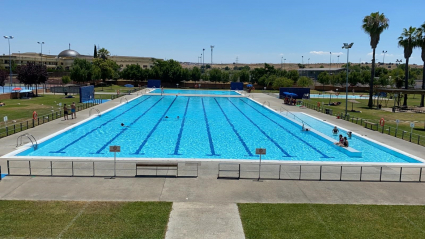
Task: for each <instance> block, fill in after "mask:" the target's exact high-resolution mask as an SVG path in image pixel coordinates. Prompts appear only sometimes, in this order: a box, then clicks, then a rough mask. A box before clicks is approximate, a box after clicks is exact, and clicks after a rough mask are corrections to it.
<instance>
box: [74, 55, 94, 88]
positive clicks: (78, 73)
mask: <svg viewBox="0 0 425 239" xmlns="http://www.w3.org/2000/svg"><path fill="white" fill-rule="evenodd" d="M92 68H93V65H92V63H90V62H89V61H87V60H86V59H80V58H76V59H75V60H74V62H73V63H72V67H71V74H70V76H71V80H73V81H76V82H80V83H84V82H89V81H91V80H93V79H92V75H93V69H92Z"/></svg>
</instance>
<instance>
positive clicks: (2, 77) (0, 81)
mask: <svg viewBox="0 0 425 239" xmlns="http://www.w3.org/2000/svg"><path fill="white" fill-rule="evenodd" d="M8 77H9V72H7V71H6V70H4V69H0V86H2V87H3V86H4V85H5V83H6V80H7V78H8Z"/></svg>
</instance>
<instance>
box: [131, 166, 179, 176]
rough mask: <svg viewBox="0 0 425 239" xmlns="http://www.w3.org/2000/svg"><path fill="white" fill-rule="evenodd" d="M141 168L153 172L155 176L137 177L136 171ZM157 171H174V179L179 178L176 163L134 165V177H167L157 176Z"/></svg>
mask: <svg viewBox="0 0 425 239" xmlns="http://www.w3.org/2000/svg"><path fill="white" fill-rule="evenodd" d="M139 168H142V169H145V170H155V175H139V174H138V173H137V172H138V169H139ZM158 170H167V171H168V170H175V171H176V174H175V175H174V176H175V177H178V176H179V164H178V163H136V177H137V176H168V175H158Z"/></svg>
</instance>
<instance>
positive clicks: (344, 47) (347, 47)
mask: <svg viewBox="0 0 425 239" xmlns="http://www.w3.org/2000/svg"><path fill="white" fill-rule="evenodd" d="M353 44H354V42H352V43H350V44H348V43H344V46H342V48H343V49H347V81H346V82H345V117H347V104H348V54H349V53H350V48H351V47H352V46H353Z"/></svg>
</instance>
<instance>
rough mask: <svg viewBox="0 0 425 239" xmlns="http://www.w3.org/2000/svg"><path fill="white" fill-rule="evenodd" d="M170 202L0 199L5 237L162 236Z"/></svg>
mask: <svg viewBox="0 0 425 239" xmlns="http://www.w3.org/2000/svg"><path fill="white" fill-rule="evenodd" d="M171 206H172V203H168V202H63V201H0V215H1V216H0V237H1V238H4V237H7V238H10V237H13V238H16V237H20V238H57V237H58V236H59V235H61V238H164V237H165V232H166V227H167V223H168V218H169V215H170V212H171Z"/></svg>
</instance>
